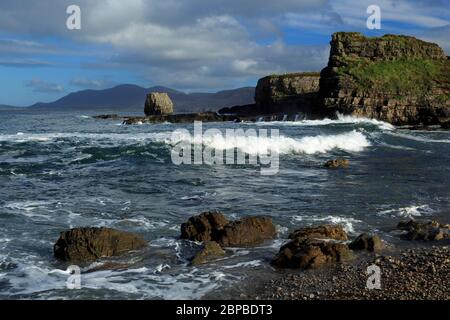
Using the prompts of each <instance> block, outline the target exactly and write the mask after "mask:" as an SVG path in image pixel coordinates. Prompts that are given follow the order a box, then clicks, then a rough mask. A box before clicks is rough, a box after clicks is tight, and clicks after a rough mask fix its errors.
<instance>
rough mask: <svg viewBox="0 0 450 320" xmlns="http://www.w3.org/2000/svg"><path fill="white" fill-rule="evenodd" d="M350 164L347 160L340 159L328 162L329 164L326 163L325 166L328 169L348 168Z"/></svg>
mask: <svg viewBox="0 0 450 320" xmlns="http://www.w3.org/2000/svg"><path fill="white" fill-rule="evenodd" d="M349 164H350V161H348V160H347V159H342V158H338V159H332V160H328V161H327V162H325V164H324V166H325V167H327V168H347V167H348V165H349Z"/></svg>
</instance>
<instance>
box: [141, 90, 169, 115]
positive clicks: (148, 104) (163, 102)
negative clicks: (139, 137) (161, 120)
mask: <svg viewBox="0 0 450 320" xmlns="http://www.w3.org/2000/svg"><path fill="white" fill-rule="evenodd" d="M144 112H145V115H146V116H158V115H167V114H172V113H173V103H172V100H171V99H170V97H169V95H168V94H167V93H162V92H151V93H149V94H148V95H147V99H146V100H145V108H144Z"/></svg>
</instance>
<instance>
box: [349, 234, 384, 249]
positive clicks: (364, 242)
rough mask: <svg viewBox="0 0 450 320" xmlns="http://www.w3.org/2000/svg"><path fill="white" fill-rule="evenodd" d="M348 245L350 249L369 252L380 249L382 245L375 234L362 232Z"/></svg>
mask: <svg viewBox="0 0 450 320" xmlns="http://www.w3.org/2000/svg"><path fill="white" fill-rule="evenodd" d="M348 247H349V248H350V249H352V250H367V251H371V252H375V251H380V250H382V249H383V247H384V245H383V242H382V241H381V239H380V237H378V236H377V235H368V234H366V233H363V234H361V235H359V236H358V237H357V238H356V239H355V240H353V241H352V242H351V243H350V244H349V245H348Z"/></svg>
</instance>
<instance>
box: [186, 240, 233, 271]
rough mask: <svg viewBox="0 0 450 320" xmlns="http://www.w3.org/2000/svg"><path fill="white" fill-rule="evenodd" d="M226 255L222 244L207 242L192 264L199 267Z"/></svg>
mask: <svg viewBox="0 0 450 320" xmlns="http://www.w3.org/2000/svg"><path fill="white" fill-rule="evenodd" d="M223 255H225V251H224V250H223V249H222V247H221V246H220V244H218V243H217V242H215V241H205V242H203V245H202V248H201V249H200V251H199V252H197V254H196V255H195V256H194V258H193V259H192V260H191V264H193V265H199V264H202V263H205V262H208V261H210V260H211V259H215V258H218V257H221V256H223Z"/></svg>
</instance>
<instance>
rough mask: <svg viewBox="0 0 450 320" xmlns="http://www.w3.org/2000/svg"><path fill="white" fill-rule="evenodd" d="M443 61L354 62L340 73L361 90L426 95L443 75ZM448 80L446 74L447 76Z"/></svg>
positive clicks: (358, 60) (359, 60)
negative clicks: (434, 82)
mask: <svg viewBox="0 0 450 320" xmlns="http://www.w3.org/2000/svg"><path fill="white" fill-rule="evenodd" d="M444 63H445V62H442V61H436V60H427V59H413V60H394V61H377V62H372V61H370V62H369V61H367V60H363V59H355V61H352V62H351V63H349V64H348V65H347V66H346V67H342V68H340V69H339V73H340V74H347V75H350V76H351V77H352V78H353V79H354V80H356V82H357V85H358V88H359V89H361V90H364V91H374V90H376V91H378V92H380V93H388V94H398V95H404V94H407V93H411V94H425V93H427V92H428V90H430V88H431V87H432V84H433V81H435V80H436V79H439V78H440V77H442V76H445V73H446V72H445V70H444V69H447V67H446V66H445V65H444ZM447 77H448V75H447Z"/></svg>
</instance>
